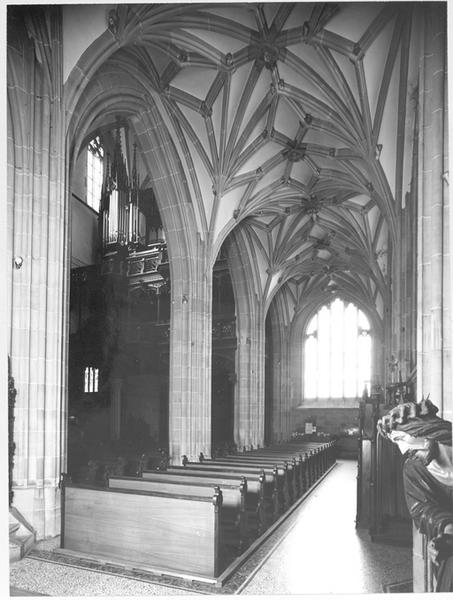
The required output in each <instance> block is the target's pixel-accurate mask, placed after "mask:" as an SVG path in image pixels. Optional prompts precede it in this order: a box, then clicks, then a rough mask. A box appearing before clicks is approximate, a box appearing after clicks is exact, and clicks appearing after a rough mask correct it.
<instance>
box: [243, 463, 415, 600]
mask: <svg viewBox="0 0 453 600" xmlns="http://www.w3.org/2000/svg"><path fill="white" fill-rule="evenodd" d="M356 475H357V464H356V462H355V461H339V463H338V465H337V466H336V467H335V468H334V469H333V471H332V472H331V473H330V474H329V475H328V477H326V479H325V480H324V481H323V482H322V483H321V484H320V485H319V486H318V487H317V488H316V489H315V490H314V492H313V494H311V495H310V496H309V497H308V498H307V500H306V501H305V502H304V503H303V505H302V506H301V508H300V509H298V511H297V517H296V518H295V519H294V527H293V528H292V529H291V531H290V532H289V533H288V534H287V535H286V536H285V538H284V539H283V541H282V542H281V543H280V544H279V545H278V546H277V548H276V549H275V550H274V551H273V553H272V554H271V556H270V557H269V558H268V559H267V561H266V562H265V563H264V564H263V565H262V567H261V568H260V569H259V570H258V572H257V573H256V575H255V576H254V577H253V578H252V579H251V580H250V581H249V583H248V584H247V585H246V586H245V587H244V589H243V590H242V592H241V593H243V594H251V595H252V594H329V593H334V594H366V593H378V592H382V591H383V588H382V586H383V585H384V584H389V583H395V582H398V581H402V580H407V579H411V577H412V565H411V550H410V549H406V548H397V547H394V546H388V545H384V544H376V543H372V542H371V541H369V537H368V534H367V532H366V531H360V532H358V531H357V530H356V529H355V523H354V521H355V516H356V514H355V511H356Z"/></svg>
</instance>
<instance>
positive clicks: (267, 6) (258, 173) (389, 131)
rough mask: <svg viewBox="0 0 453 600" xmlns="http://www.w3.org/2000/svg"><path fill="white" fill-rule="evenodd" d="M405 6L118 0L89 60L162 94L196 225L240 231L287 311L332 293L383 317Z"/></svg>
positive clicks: (407, 62)
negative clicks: (114, 22)
mask: <svg viewBox="0 0 453 600" xmlns="http://www.w3.org/2000/svg"><path fill="white" fill-rule="evenodd" d="M413 10H414V7H413V3H401V4H399V3H398V4H396V3H393V2H385V3H368V2H366V3H339V4H335V3H329V4H324V3H306V2H303V3H262V4H234V3H233V4H231V3H230V4H228V5H222V4H190V5H181V4H174V5H171V4H166V5H146V4H144V5H119V8H118V13H117V14H118V16H119V25H118V27H119V30H118V31H117V34H118V35H119V36H121V39H122V43H121V48H120V49H119V50H118V51H117V52H115V53H114V54H113V55H112V56H111V57H110V58H109V59H108V60H107V62H106V63H105V64H104V65H103V66H102V67H101V68H100V72H104V73H106V72H108V73H109V76H110V77H111V78H112V81H114V79H115V78H117V79H118V80H119V79H121V82H122V85H124V82H125V81H131V82H132V81H133V82H134V85H140V86H141V87H142V88H143V91H144V92H146V91H147V90H150V89H151V90H153V93H156V92H157V94H158V95H159V98H160V102H161V106H162V107H163V110H164V111H165V113H166V119H167V120H168V121H169V122H170V123H171V124H172V128H173V131H174V132H175V133H176V137H175V139H174V140H173V141H174V143H175V146H176V149H177V151H178V154H179V157H180V160H181V162H182V164H183V168H184V171H185V173H186V176H187V180H188V183H189V187H190V191H191V195H192V202H193V204H194V207H195V211H196V212H197V222H198V223H199V227H200V234H201V235H202V237H204V238H205V239H207V240H208V241H209V242H210V243H211V244H213V245H214V244H216V243H217V244H218V243H219V241H220V242H221V241H223V240H224V239H225V238H226V236H227V235H228V234H229V233H231V231H232V230H233V229H236V230H238V229H239V230H241V231H242V235H243V236H244V239H245V240H247V243H248V245H249V248H253V252H250V253H249V256H248V259H250V260H251V261H252V262H253V263H254V267H255V269H256V272H257V273H258V274H259V275H258V279H259V281H260V285H261V293H262V294H263V296H266V298H264V299H265V301H266V300H270V299H271V298H272V297H273V296H274V295H275V293H276V292H277V291H279V293H282V294H284V296H285V305H286V306H287V308H288V319H290V318H291V315H292V314H293V312H294V309H295V308H297V306H300V302H301V299H304V301H308V300H310V301H312V302H314V303H315V304H316V303H319V302H321V301H323V299H325V298H328V297H329V294H331V293H332V292H335V293H338V294H340V295H343V296H344V297H345V298H349V299H356V300H357V301H358V302H359V303H361V304H362V305H366V306H368V307H370V308H371V309H372V310H373V311H375V314H376V315H379V316H380V317H382V315H383V307H384V305H385V301H386V294H387V290H388V285H387V283H388V270H389V265H390V260H389V253H391V249H392V242H394V241H395V236H396V224H397V216H398V213H399V211H400V208H401V205H402V203H403V202H404V194H405V192H406V191H407V189H408V185H409V179H410V164H409V163H408V159H407V155H408V152H407V148H406V145H407V144H408V143H410V139H411V135H412V130H413V113H414V111H413V110H412V111H411V96H412V95H413V94H414V91H415V90H416V86H417V80H416V73H417V64H416V63H415V60H414V58H413V55H412V53H411V51H410V48H411V45H414V44H416V39H415V40H414V39H411V27H412V19H413V15H412V12H413ZM415 37H416V36H412V38H415ZM131 85H132V84H131ZM408 140H409V141H408Z"/></svg>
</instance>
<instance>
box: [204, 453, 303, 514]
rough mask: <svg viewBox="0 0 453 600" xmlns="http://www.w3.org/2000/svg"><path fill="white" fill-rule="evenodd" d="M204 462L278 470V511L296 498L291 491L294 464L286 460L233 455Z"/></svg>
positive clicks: (281, 510) (285, 508)
mask: <svg viewBox="0 0 453 600" xmlns="http://www.w3.org/2000/svg"><path fill="white" fill-rule="evenodd" d="M203 464H208V465H213V466H215V465H226V466H230V465H232V466H234V467H236V465H237V466H238V467H241V468H242V467H252V468H258V469H260V468H264V469H272V471H273V472H274V471H275V470H276V475H277V490H276V494H277V502H278V513H279V514H282V513H284V512H285V511H286V510H288V508H289V507H290V506H291V504H292V502H293V501H294V500H295V498H293V495H292V492H291V486H292V482H293V465H292V464H288V462H287V461H285V460H276V459H270V458H265V457H256V458H255V457H252V456H250V457H249V456H231V457H226V458H216V459H214V460H204V461H203Z"/></svg>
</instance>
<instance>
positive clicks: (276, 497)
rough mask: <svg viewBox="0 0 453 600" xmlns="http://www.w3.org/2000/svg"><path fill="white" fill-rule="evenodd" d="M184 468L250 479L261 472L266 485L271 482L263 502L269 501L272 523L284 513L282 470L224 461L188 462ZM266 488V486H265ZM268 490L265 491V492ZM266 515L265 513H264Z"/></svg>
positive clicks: (283, 478)
mask: <svg viewBox="0 0 453 600" xmlns="http://www.w3.org/2000/svg"><path fill="white" fill-rule="evenodd" d="M186 466H188V467H190V468H191V469H197V468H201V469H208V470H211V471H223V472H226V473H236V474H238V475H239V474H241V475H244V476H245V477H247V479H250V476H251V475H252V476H255V477H259V476H260V474H261V473H262V472H264V474H265V475H266V483H267V482H272V494H271V496H270V498H269V494H268V493H266V494H265V497H264V499H265V502H266V504H267V502H268V501H269V500H270V502H271V505H272V518H271V520H272V521H276V520H277V519H278V518H279V517H280V515H281V514H282V513H283V512H284V500H283V493H284V492H283V489H284V485H285V483H286V481H287V480H286V473H285V472H284V471H283V469H278V468H277V467H276V466H275V465H272V466H269V465H258V463H250V464H243V465H239V464H237V463H234V462H232V461H227V460H225V459H222V460H220V459H216V460H215V461H205V462H202V463H192V462H189V463H188V464H187V465H186ZM266 488H268V486H267V485H266ZM267 491H268V489H266V492H267ZM266 514H267V513H266Z"/></svg>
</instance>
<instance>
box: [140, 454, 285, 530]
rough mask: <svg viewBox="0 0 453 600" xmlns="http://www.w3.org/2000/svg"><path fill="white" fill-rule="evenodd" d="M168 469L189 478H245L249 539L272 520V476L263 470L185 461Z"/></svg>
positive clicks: (273, 498)
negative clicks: (239, 468)
mask: <svg viewBox="0 0 453 600" xmlns="http://www.w3.org/2000/svg"><path fill="white" fill-rule="evenodd" d="M167 472H168V473H176V474H178V475H188V476H191V477H215V478H216V480H218V479H220V478H224V479H228V480H231V481H239V480H240V479H241V477H246V478H247V499H246V511H247V526H248V533H249V536H250V540H253V539H255V538H257V537H259V536H260V535H261V534H262V533H264V531H266V529H267V528H268V527H269V525H270V524H271V523H272V522H273V521H274V520H275V481H274V477H273V475H272V476H271V478H269V477H268V476H266V473H265V472H264V470H262V469H261V470H258V469H241V470H240V472H236V471H235V470H234V469H233V470H231V469H230V468H225V467H220V466H219V468H218V469H215V468H214V467H213V466H212V465H211V466H209V465H205V464H204V463H187V464H186V466H185V467H182V466H173V467H168V469H167ZM145 476H146V472H143V477H145Z"/></svg>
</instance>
